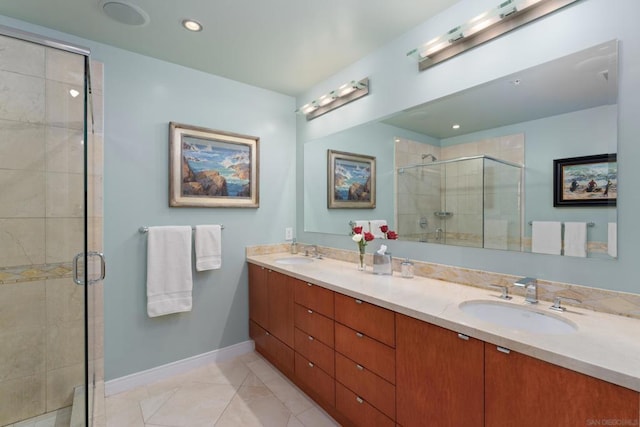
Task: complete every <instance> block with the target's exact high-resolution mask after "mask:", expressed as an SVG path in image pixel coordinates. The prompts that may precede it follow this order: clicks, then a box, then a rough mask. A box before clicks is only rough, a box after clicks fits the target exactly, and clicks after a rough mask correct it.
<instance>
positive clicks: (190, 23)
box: [182, 19, 202, 32]
mask: <svg viewBox="0 0 640 427" xmlns="http://www.w3.org/2000/svg"><path fill="white" fill-rule="evenodd" d="M182 26H183V27H184V28H186V29H187V30H189V31H193V32H198V31H202V24H201V23H199V22H198V21H195V20H193V19H183V20H182Z"/></svg>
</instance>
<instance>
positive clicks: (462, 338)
mask: <svg viewBox="0 0 640 427" xmlns="http://www.w3.org/2000/svg"><path fill="white" fill-rule="evenodd" d="M458 338H460V339H461V340H465V341H469V336H468V335H465V334H458Z"/></svg>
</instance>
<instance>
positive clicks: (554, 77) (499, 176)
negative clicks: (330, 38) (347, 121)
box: [304, 40, 618, 258]
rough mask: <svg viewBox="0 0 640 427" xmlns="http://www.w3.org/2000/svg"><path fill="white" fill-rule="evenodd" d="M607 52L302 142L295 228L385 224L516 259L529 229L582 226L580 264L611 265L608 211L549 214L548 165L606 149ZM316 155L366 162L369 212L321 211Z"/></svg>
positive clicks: (612, 125) (614, 110) (413, 237)
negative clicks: (373, 194)
mask: <svg viewBox="0 0 640 427" xmlns="http://www.w3.org/2000/svg"><path fill="white" fill-rule="evenodd" d="M617 50H618V43H617V41H615V40H612V41H609V42H606V43H602V44H599V45H597V46H593V47H591V48H589V49H585V50H582V51H579V52H576V53H573V54H570V55H568V56H565V57H562V58H558V59H556V60H553V61H550V62H547V63H544V64H540V65H537V66H534V67H532V68H529V69H526V70H522V71H520V72H517V73H514V74H510V75H506V76H504V77H502V78H499V79H496V80H493V81H490V82H487V83H484V84H481V85H479V86H476V87H473V88H470V89H467V90H464V91H462V92H458V93H454V94H450V95H447V96H445V97H443V98H440V99H437V100H434V101H430V102H428V103H425V104H421V105H418V106H415V107H413V108H410V109H407V110H404V111H401V112H399V113H397V114H394V115H391V116H389V117H387V118H384V119H382V120H379V121H375V122H371V123H366V124H363V125H360V126H357V127H354V128H351V129H347V130H344V131H341V132H338V133H336V134H333V135H329V136H326V137H324V138H321V139H317V140H314V141H309V142H308V143H306V144H305V145H304V176H305V181H304V227H305V231H309V232H322V233H331V234H343V235H347V234H348V232H349V227H348V224H349V221H351V220H373V219H385V220H386V221H387V223H388V225H389V227H390V228H392V229H394V230H396V229H397V230H398V234H399V239H400V240H410V241H416V242H426V243H437V244H446V245H457V246H472V247H479V248H487V249H502V250H512V251H525V252H527V251H530V250H531V240H532V227H531V225H530V223H531V222H532V221H556V222H561V223H564V222H585V223H593V224H594V225H593V226H590V227H588V229H587V242H586V245H587V256H588V257H590V258H612V257H610V256H609V255H608V247H607V245H608V241H609V240H610V236H609V235H608V233H609V231H608V230H610V229H612V228H611V227H609V223H616V222H617V210H616V207H615V206H612V205H607V206H584V207H571V208H567V207H554V198H553V189H554V184H553V182H554V181H553V160H554V159H558V158H569V157H583V156H591V155H596V154H601V153H616V152H617V120H618V107H617V98H618V94H617V87H618V72H617V68H618V53H617ZM327 150H341V151H350V152H357V153H362V154H364V155H369V156H373V157H375V158H376V159H377V164H376V170H377V183H378V184H377V187H378V188H377V204H376V208H375V209H372V210H368V211H366V212H363V211H362V210H360V211H359V212H358V214H357V215H356V213H355V212H357V211H354V210H351V209H341V210H329V209H327V207H326V203H325V200H326V197H327V194H326V191H327V189H326V187H325V186H324V182H326V181H325V180H324V179H322V177H325V174H326V170H325V167H324V165H323V164H322V163H321V162H318V161H317V159H318V158H322V156H323V155H324V154H325V153H326V152H327ZM356 217H357V218H356Z"/></svg>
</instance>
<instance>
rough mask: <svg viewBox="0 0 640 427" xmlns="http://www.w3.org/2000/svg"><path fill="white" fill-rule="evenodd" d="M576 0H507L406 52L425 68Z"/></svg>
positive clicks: (419, 65) (422, 68)
mask: <svg viewBox="0 0 640 427" xmlns="http://www.w3.org/2000/svg"><path fill="white" fill-rule="evenodd" d="M576 1H579V0H506V1H503V2H502V3H500V4H499V5H498V6H496V7H494V8H493V9H491V10H487V11H486V12H484V13H481V14H480V15H478V16H476V17H474V18H472V19H470V20H469V21H467V22H465V23H463V24H460V25H458V26H456V27H454V28H452V29H451V30H449V31H447V32H446V33H445V34H443V35H441V36H439V37H436V38H434V39H431V40H430V41H428V42H426V43H424V44H423V45H421V46H419V47H417V48H415V49H412V50H411V51H410V52H408V53H407V56H410V57H413V58H416V59H417V60H418V61H419V63H418V69H419V70H420V71H423V70H426V69H427V68H429V67H432V66H434V65H436V64H438V63H440V62H443V61H446V60H447V59H451V58H453V57H454V56H456V55H459V54H461V53H464V52H466V51H467V50H469V49H472V48H474V47H476V46H479V45H481V44H483V43H486V42H488V41H490V40H493V39H495V38H496V37H499V36H501V35H503V34H506V33H508V32H509V31H512V30H515V29H516V28H519V27H521V26H523V25H526V24H528V23H529V22H532V21H535V20H536V19H539V18H542V17H544V16H546V15H549V14H550V13H553V12H555V11H557V10H559V9H561V8H563V7H565V6H568V5H570V4H571V3H575V2H576Z"/></svg>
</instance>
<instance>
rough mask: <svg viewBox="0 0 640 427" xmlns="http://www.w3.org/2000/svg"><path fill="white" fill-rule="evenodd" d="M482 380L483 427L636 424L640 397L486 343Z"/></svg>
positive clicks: (615, 386) (570, 426)
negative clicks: (483, 382) (483, 402)
mask: <svg viewBox="0 0 640 427" xmlns="http://www.w3.org/2000/svg"><path fill="white" fill-rule="evenodd" d="M485 375H486V376H485V393H486V396H485V402H486V403H485V426H486V427H509V426H513V427H516V426H517V427H520V426H563V427H574V426H575V427H578V426H580V427H583V426H589V425H638V423H639V422H640V421H639V404H638V401H639V394H640V393H638V392H636V391H633V390H629V389H627V388H624V387H621V386H618V385H615V384H611V383H608V382H606V381H602V380H599V379H597V378H593V377H590V376H587V375H584V374H581V373H578V372H575V371H571V370H569V369H566V368H563V367H560V366H557V365H553V364H551V363H548V362H544V361H542V360H538V359H535V358H533V357H529V356H526V355H523V354H521V353H517V352H515V351H509V350H506V349H502V348H498V347H496V346H495V345H491V344H489V343H486V347H485ZM625 423H626V424H625Z"/></svg>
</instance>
